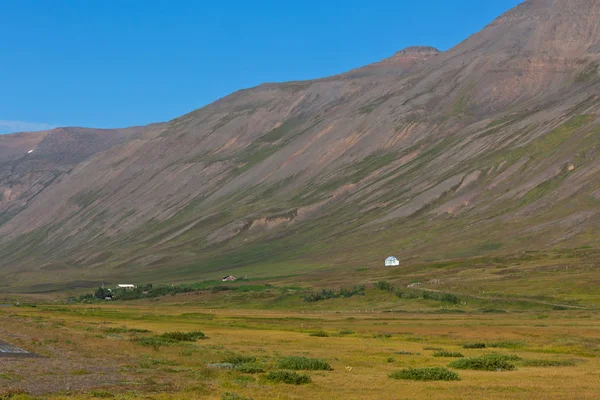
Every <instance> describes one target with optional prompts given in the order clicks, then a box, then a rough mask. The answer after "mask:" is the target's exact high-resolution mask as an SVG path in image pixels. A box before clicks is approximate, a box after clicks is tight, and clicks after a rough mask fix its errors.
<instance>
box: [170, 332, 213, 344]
mask: <svg viewBox="0 0 600 400" xmlns="http://www.w3.org/2000/svg"><path fill="white" fill-rule="evenodd" d="M159 337H160V338H163V339H165V340H170V341H172V342H195V341H196V340H198V339H204V338H205V337H206V336H205V335H204V333H203V332H200V331H193V332H165V333H163V334H162V335H160V336H159Z"/></svg>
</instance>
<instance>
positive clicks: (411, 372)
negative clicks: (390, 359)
mask: <svg viewBox="0 0 600 400" xmlns="http://www.w3.org/2000/svg"><path fill="white" fill-rule="evenodd" d="M390 378H392V379H406V380H413V381H459V380H460V377H459V376H458V374H457V373H456V372H453V371H450V370H449V369H447V368H443V367H433V368H408V369H403V370H400V371H396V372H392V373H391V374H390Z"/></svg>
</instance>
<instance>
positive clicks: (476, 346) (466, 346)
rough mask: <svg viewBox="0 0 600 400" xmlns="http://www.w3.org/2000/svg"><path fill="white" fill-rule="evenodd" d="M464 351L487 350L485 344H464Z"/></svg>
mask: <svg viewBox="0 0 600 400" xmlns="http://www.w3.org/2000/svg"><path fill="white" fill-rule="evenodd" d="M462 347H463V349H485V343H480V342H475V343H465V344H463V346H462Z"/></svg>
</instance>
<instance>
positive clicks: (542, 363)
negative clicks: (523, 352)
mask: <svg viewBox="0 0 600 400" xmlns="http://www.w3.org/2000/svg"><path fill="white" fill-rule="evenodd" d="M519 365H521V366H523V367H573V366H575V365H576V364H575V362H573V361H569V360H521V361H520V362H519Z"/></svg>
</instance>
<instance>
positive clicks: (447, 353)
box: [433, 350, 464, 358]
mask: <svg viewBox="0 0 600 400" xmlns="http://www.w3.org/2000/svg"><path fill="white" fill-rule="evenodd" d="M433 356H434V357H453V358H462V357H464V355H463V354H462V353H459V352H451V351H443V350H442V351H436V352H435V353H433Z"/></svg>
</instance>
